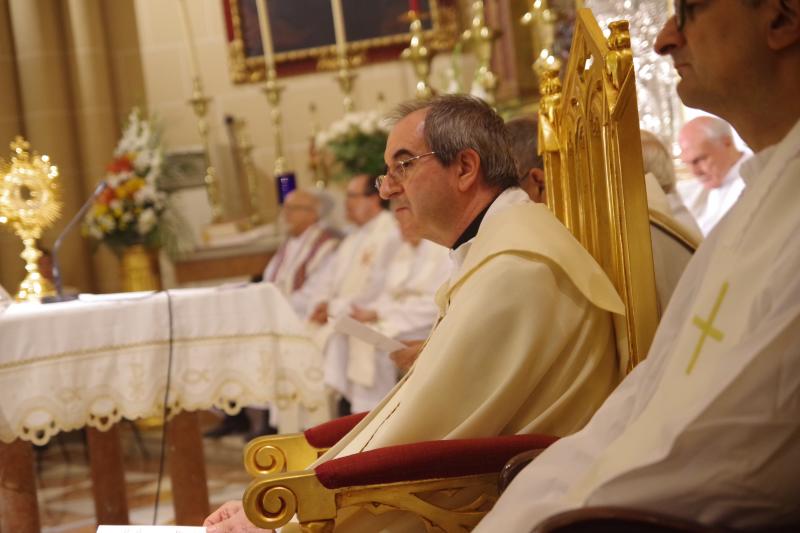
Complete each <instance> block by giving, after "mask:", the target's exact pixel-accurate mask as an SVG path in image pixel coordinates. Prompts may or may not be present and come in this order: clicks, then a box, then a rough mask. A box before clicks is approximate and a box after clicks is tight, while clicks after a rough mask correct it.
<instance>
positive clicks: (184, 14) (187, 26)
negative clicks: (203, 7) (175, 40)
mask: <svg viewBox="0 0 800 533" xmlns="http://www.w3.org/2000/svg"><path fill="white" fill-rule="evenodd" d="M179 2H180V6H181V18H182V19H183V29H184V31H185V32H186V40H187V41H188V45H189V61H190V62H191V65H192V78H197V79H199V78H200V67H199V66H198V65H199V64H198V62H197V50H196V49H195V47H194V35H192V24H191V21H190V20H189V11H188V10H187V9H186V0H179Z"/></svg>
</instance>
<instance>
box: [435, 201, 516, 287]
mask: <svg viewBox="0 0 800 533" xmlns="http://www.w3.org/2000/svg"><path fill="white" fill-rule="evenodd" d="M525 203H531V198H530V196H528V193H526V192H525V191H523V190H522V189H520V188H519V187H509V188H508V189H506V190H504V191H503V192H501V193H500V195H499V196H498V197H497V198H495V199H494V202H492V203H491V205H490V206H489V210H488V211H486V215H484V217H483V220H482V221H481V226H483V224H484V223H485V222H486V220H487V219H489V218H492V217H493V216H495V215H496V214H498V213H502V212H503V211H505V210H506V209H508V208H509V207H512V206H515V205H518V204H525ZM478 232H479V233H480V227H478ZM474 240H475V238H474V237H473V238H472V239H470V240H468V241H467V242H465V243H464V244H462V245H461V246H459V247H458V248H456V249H455V250H450V260H451V261H452V262H453V267H454V268H453V272H454V273H455V272H457V271H458V269H459V267H461V264H462V263H463V262H464V258H466V257H467V252H469V249H470V247H471V246H472V241H474Z"/></svg>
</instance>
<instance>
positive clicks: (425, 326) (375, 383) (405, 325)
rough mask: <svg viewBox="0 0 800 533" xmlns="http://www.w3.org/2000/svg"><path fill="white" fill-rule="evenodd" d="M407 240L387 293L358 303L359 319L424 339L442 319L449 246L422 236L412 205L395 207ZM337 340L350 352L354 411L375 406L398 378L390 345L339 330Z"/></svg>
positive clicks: (396, 335) (390, 333)
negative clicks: (440, 297) (439, 295)
mask: <svg viewBox="0 0 800 533" xmlns="http://www.w3.org/2000/svg"><path fill="white" fill-rule="evenodd" d="M395 215H396V218H397V222H398V226H399V228H400V234H401V235H402V238H403V243H402V244H401V245H400V247H399V248H398V250H397V253H395V254H394V257H393V258H392V262H391V263H390V264H389V267H388V270H387V272H386V283H385V284H384V287H383V290H382V291H381V294H380V295H379V296H378V298H377V299H375V300H374V301H372V302H368V303H365V304H363V305H354V306H353V310H352V312H351V313H350V316H352V317H353V318H354V319H356V320H358V321H360V322H364V323H367V324H369V325H370V326H371V327H373V328H375V329H377V330H378V331H380V332H381V333H383V334H384V335H386V336H387V337H391V338H393V339H396V340H400V341H403V340H415V339H420V338H422V339H424V338H426V337H427V336H428V334H429V333H430V331H431V328H432V327H433V323H434V322H435V321H436V317H437V314H438V309H437V307H436V302H435V301H434V295H435V293H436V289H438V288H439V286H440V285H441V284H442V283H443V282H444V280H445V279H446V278H447V276H448V274H449V273H450V258H449V257H448V254H447V248H445V247H444V246H440V245H438V244H436V243H433V242H431V241H428V240H424V239H422V237H421V236H420V234H419V229H418V228H417V226H416V223H415V221H414V219H413V218H412V217H411V216H410V215H409V214H408V211H407V210H400V211H398V212H396V213H395ZM334 343H336V345H338V349H341V350H343V351H345V352H346V353H347V354H348V358H347V368H346V372H347V376H346V379H347V381H348V390H347V391H346V393H345V397H346V398H347V399H348V400H349V401H350V404H351V408H352V410H353V412H355V413H358V412H363V411H369V410H371V409H373V408H374V407H375V406H376V405H378V403H379V402H380V401H381V400H382V399H383V397H384V396H386V394H387V393H388V392H389V391H390V390H391V389H392V387H394V385H395V384H396V383H397V367H396V366H395V364H394V363H393V362H392V360H391V359H390V358H389V354H388V353H387V352H386V351H382V350H379V349H377V348H375V347H373V346H372V345H369V344H367V343H365V342H362V341H359V340H358V339H356V338H354V337H349V336H347V335H343V334H334V336H332V337H331V339H330V341H329V346H331V347H333V345H334Z"/></svg>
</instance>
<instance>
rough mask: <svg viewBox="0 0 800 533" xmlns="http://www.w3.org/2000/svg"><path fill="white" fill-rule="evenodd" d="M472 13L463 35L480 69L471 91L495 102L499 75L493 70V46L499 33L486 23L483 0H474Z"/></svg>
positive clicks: (477, 71)
mask: <svg viewBox="0 0 800 533" xmlns="http://www.w3.org/2000/svg"><path fill="white" fill-rule="evenodd" d="M471 14H472V19H471V23H470V28H469V29H468V30H466V31H465V32H464V33H463V34H462V36H461V38H462V40H463V41H465V42H466V43H469V44H470V46H471V47H472V50H473V53H474V54H475V56H476V57H477V58H478V69H477V70H476V71H475V79H474V81H473V89H472V91H471V93H472V94H474V95H479V96H481V97H482V98H483V99H484V100H486V101H487V102H488V103H490V104H494V100H495V93H496V91H497V76H496V75H495V73H494V72H492V65H491V63H492V46H493V44H494V41H495V39H497V37H499V33H498V32H497V31H495V30H493V29H492V28H490V27H489V26H487V25H486V16H485V11H484V5H483V1H482V0H475V1H474V2H472V6H471ZM476 86H477V87H476Z"/></svg>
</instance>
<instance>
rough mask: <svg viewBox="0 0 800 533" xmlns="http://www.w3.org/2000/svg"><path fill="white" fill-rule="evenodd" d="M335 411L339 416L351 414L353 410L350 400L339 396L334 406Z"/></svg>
mask: <svg viewBox="0 0 800 533" xmlns="http://www.w3.org/2000/svg"><path fill="white" fill-rule="evenodd" d="M336 413H337V414H338V415H339V416H340V417H342V416H348V415H352V414H353V410H352V409H351V407H350V402H348V401H347V398H344V397H342V398H339V403H338V405H337V406H336Z"/></svg>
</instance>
